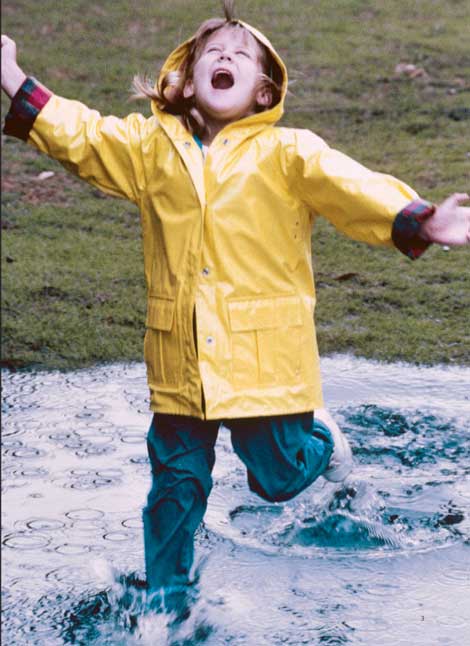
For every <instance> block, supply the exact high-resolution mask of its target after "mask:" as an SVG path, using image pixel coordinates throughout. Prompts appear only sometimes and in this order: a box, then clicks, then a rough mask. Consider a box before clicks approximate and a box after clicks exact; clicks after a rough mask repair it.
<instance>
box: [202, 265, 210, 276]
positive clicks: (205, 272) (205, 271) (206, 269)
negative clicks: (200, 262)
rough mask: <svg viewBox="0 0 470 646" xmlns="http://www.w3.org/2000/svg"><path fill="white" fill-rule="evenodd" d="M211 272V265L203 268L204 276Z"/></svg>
mask: <svg viewBox="0 0 470 646" xmlns="http://www.w3.org/2000/svg"><path fill="white" fill-rule="evenodd" d="M210 273H211V270H210V269H209V267H204V269H203V270H202V275H203V276H208V275H209V274H210Z"/></svg>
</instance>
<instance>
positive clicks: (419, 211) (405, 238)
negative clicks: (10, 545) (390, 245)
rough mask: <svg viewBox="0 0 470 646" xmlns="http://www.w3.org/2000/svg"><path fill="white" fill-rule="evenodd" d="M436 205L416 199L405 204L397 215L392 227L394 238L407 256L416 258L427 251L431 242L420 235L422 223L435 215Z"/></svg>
mask: <svg viewBox="0 0 470 646" xmlns="http://www.w3.org/2000/svg"><path fill="white" fill-rule="evenodd" d="M435 210H436V207H435V206H434V204H431V202H426V201H425V200H414V201H413V202H410V203H409V204H407V205H406V206H405V208H404V209H402V210H401V211H400V212H399V213H398V214H397V215H396V217H395V220H394V222H393V227H392V240H393V242H394V244H395V246H396V248H397V249H399V250H400V251H401V252H402V253H404V254H405V256H408V258H411V260H416V258H419V257H420V256H421V254H422V253H424V252H425V251H426V249H427V248H428V247H429V245H430V244H431V242H428V241H427V240H423V238H421V236H420V235H419V233H420V229H421V223H422V222H424V220H427V218H429V217H430V216H431V215H433V213H434V211H435Z"/></svg>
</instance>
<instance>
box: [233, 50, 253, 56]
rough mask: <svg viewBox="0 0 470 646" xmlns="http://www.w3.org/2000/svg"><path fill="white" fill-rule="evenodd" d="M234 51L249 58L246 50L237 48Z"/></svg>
mask: <svg viewBox="0 0 470 646" xmlns="http://www.w3.org/2000/svg"><path fill="white" fill-rule="evenodd" d="M236 53H237V54H241V55H242V56H246V57H247V58H251V57H250V54H249V53H248V52H247V51H245V50H244V49H239V50H238V51H237V52H236Z"/></svg>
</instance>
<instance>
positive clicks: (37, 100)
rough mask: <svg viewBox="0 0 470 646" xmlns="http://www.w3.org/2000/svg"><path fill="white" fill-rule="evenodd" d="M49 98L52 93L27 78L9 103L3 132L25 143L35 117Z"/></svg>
mask: <svg viewBox="0 0 470 646" xmlns="http://www.w3.org/2000/svg"><path fill="white" fill-rule="evenodd" d="M51 96H52V93H51V92H49V90H47V89H46V88H45V87H43V86H42V85H40V84H39V83H38V81H36V79H34V78H31V77H28V78H27V79H26V80H25V81H24V83H23V84H22V86H21V87H20V89H19V90H18V92H17V93H16V94H15V96H14V97H13V99H12V101H11V106H10V110H9V111H8V114H7V115H6V117H5V125H4V127H3V132H4V133H5V134H6V135H10V136H11V137H17V138H18V139H22V140H23V141H27V140H28V136H29V132H30V130H31V128H32V127H33V124H34V121H35V120H36V117H37V116H38V114H39V113H40V112H41V110H42V109H43V107H44V106H45V105H46V103H47V102H48V101H49V99H50V98H51Z"/></svg>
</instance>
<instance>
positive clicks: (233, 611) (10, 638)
mask: <svg viewBox="0 0 470 646" xmlns="http://www.w3.org/2000/svg"><path fill="white" fill-rule="evenodd" d="M323 373H324V379H325V394H326V399H327V401H328V403H329V406H330V408H331V409H332V410H333V411H334V412H335V414H336V415H337V418H338V420H339V421H340V422H341V424H342V426H343V428H344V429H345V431H346V432H347V433H348V435H349V438H350V441H351V444H352V447H353V451H354V453H355V457H356V460H357V467H356V469H355V472H354V473H353V475H352V476H351V477H350V478H349V480H348V481H347V482H346V483H344V484H343V485H339V486H338V485H333V484H332V483H327V482H325V481H323V480H322V481H321V482H320V481H319V482H317V483H315V484H314V485H313V486H312V487H311V488H310V489H309V490H308V491H307V492H305V493H303V494H302V495H301V496H299V497H298V498H296V499H295V500H294V501H291V502H289V503H286V504H275V505H271V504H266V503H265V502H263V501H261V500H260V499H258V498H256V497H255V496H254V495H253V494H251V493H250V492H249V491H248V488H247V486H246V483H245V474H244V470H243V468H242V466H241V464H240V463H239V462H238V461H237V459H236V457H235V456H234V455H233V453H232V450H231V448H230V441H229V437H228V432H224V431H223V430H222V431H221V433H220V435H219V440H218V445H217V463H216V467H215V472H214V489H213V492H212V494H211V497H210V501H209V508H208V512H207V515H206V518H205V523H204V526H203V527H201V529H200V531H199V532H198V535H197V561H198V569H199V575H200V581H199V596H198V598H197V599H196V600H195V601H194V605H193V607H192V612H191V614H190V616H189V618H187V619H186V620H185V621H183V622H180V623H175V622H174V621H173V620H174V617H172V616H169V615H166V614H164V613H163V614H162V613H160V614H159V613H156V612H155V611H152V610H149V600H148V599H146V593H145V589H144V586H143V584H142V579H143V544H142V531H141V508H142V506H143V504H144V500H145V497H146V493H147V489H148V486H149V473H148V471H149V466H148V462H147V457H146V447H145V435H146V430H147V427H148V425H149V422H150V414H149V412H148V409H147V399H146V397H147V391H146V386H145V375H144V368H143V366H142V365H140V364H138V365H113V366H107V367H100V368H96V369H93V370H84V371H77V372H73V373H65V374H64V373H35V374H30V373H16V374H9V373H4V374H3V386H4V398H3V513H2V525H3V539H2V540H3V575H2V578H3V620H4V625H3V639H4V643H5V644H8V645H10V644H15V645H21V644H37V645H44V646H60V645H63V644H84V645H89V644H91V645H97V646H118V645H121V644H122V645H134V644H145V645H147V644H149V645H150V644H151V645H155V646H170V645H172V646H191V645H193V644H202V643H204V644H207V645H208V646H219V645H220V646H222V645H226V644H227V645H228V644H230V645H231V646H238V645H245V646H278V645H279V646H280V645H285V644H288V645H292V646H294V645H300V644H311V645H317V644H318V645H322V646H324V645H336V644H351V645H356V644H357V645H365V646H378V645H381V646H388V645H390V646H392V645H393V646H400V645H403V646H410V645H413V646H419V645H423V646H433V645H436V646H437V645H438V644H439V645H443V644H445V645H446V646H462V645H463V644H466V643H469V642H468V635H469V634H470V482H469V474H470V460H469V455H470V442H469V439H470V399H469V397H470V387H469V385H470V370H468V369H458V368H439V367H438V368H416V367H412V366H403V365H382V364H375V363H370V362H366V361H362V360H355V359H352V358H350V357H344V356H339V357H334V358H329V359H326V360H324V361H323Z"/></svg>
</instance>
